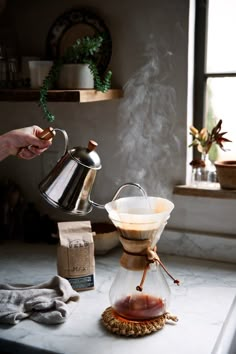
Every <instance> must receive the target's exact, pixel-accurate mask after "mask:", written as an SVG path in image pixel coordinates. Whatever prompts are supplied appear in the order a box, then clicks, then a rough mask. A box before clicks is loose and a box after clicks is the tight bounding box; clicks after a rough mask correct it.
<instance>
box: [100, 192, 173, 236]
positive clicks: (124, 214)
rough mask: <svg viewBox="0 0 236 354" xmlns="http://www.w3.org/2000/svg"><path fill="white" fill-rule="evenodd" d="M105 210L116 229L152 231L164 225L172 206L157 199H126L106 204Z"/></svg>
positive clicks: (167, 201)
mask: <svg viewBox="0 0 236 354" xmlns="http://www.w3.org/2000/svg"><path fill="white" fill-rule="evenodd" d="M105 208H106V210H107V211H108V215H109V218H110V219H111V221H112V222H113V223H114V225H115V226H116V227H118V228H122V229H126V230H134V229H136V230H137V229H138V230H153V229H159V228H160V227H161V225H163V224H165V223H166V221H167V220H168V219H169V216H170V213H171V211H172V210H173V208H174V204H173V203H172V202H170V201H169V200H167V199H164V198H158V197H147V198H145V197H128V198H120V199H117V200H114V201H112V202H110V203H107V204H106V205H105Z"/></svg>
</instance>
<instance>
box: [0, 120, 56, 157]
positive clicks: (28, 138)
mask: <svg viewBox="0 0 236 354" xmlns="http://www.w3.org/2000/svg"><path fill="white" fill-rule="evenodd" d="M42 131H43V129H42V128H40V127H38V126H37V125H33V126H31V127H26V128H21V129H15V130H11V131H9V132H7V133H5V134H3V135H2V136H1V137H0V147H1V149H0V150H1V151H0V160H3V159H4V158H5V157H7V156H9V155H17V156H19V157H20V158H22V159H26V160H30V159H32V158H34V157H36V156H38V155H40V154H42V153H43V152H44V151H45V150H47V149H48V148H49V146H50V145H51V144H52V141H51V140H42V139H40V138H39V137H38V135H39V134H40V133H41V132H42Z"/></svg>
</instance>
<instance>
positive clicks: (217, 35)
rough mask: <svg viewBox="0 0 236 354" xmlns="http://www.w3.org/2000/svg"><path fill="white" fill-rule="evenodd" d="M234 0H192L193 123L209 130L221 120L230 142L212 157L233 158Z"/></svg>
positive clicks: (235, 126) (235, 122)
mask: <svg viewBox="0 0 236 354" xmlns="http://www.w3.org/2000/svg"><path fill="white" fill-rule="evenodd" d="M235 17H236V1H235V0H196V22H195V24H196V27H195V73H194V82H195V85H194V125H195V127H197V128H201V127H203V126H206V127H207V128H208V129H209V130H210V129H211V128H212V127H213V126H214V125H215V124H216V123H217V122H218V120H219V119H222V121H223V124H222V131H226V132H227V134H226V137H227V138H228V139H230V140H232V143H228V144H224V146H225V148H226V149H227V150H228V151H226V152H224V151H223V152H222V150H221V149H219V148H218V147H215V149H212V151H211V156H210V158H211V159H212V160H223V159H225V160H226V159H227V160H230V159H233V160H236V42H235V38H236V21H235Z"/></svg>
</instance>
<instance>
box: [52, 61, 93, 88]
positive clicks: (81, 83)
mask: <svg viewBox="0 0 236 354" xmlns="http://www.w3.org/2000/svg"><path fill="white" fill-rule="evenodd" d="M58 88H60V89H84V88H85V89H86V88H87V89H91V88H94V80H93V75H92V74H91V72H90V69H89V66H88V64H64V65H63V66H62V68H61V70H60V75H59V80H58Z"/></svg>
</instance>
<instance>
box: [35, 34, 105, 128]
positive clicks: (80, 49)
mask: <svg viewBox="0 0 236 354" xmlns="http://www.w3.org/2000/svg"><path fill="white" fill-rule="evenodd" d="M103 41H104V36H103V35H101V34H100V35H95V36H85V37H82V38H79V39H77V40H76V41H75V43H74V44H72V45H71V46H70V47H68V48H67V49H66V51H65V53H64V54H63V55H62V56H61V57H59V58H57V59H55V60H54V62H53V65H52V67H51V69H50V71H49V73H48V75H47V76H46V78H45V79H44V82H43V85H42V87H41V88H40V100H39V106H40V107H41V108H42V110H43V113H44V117H45V118H46V119H47V120H48V121H49V122H53V121H54V119H55V116H54V115H53V114H52V113H51V112H50V111H49V110H48V106H47V94H48V90H50V89H53V88H54V87H55V85H56V84H57V83H58V81H59V80H60V74H61V71H62V69H63V66H64V65H66V64H79V65H81V64H82V65H85V66H87V67H88V70H89V71H90V73H91V74H92V78H93V87H92V88H95V89H96V90H97V91H101V92H106V91H107V90H109V89H110V87H111V76H112V72H111V71H110V70H109V71H107V72H106V74H105V75H102V74H101V73H100V72H99V68H98V65H97V62H98V57H99V54H100V50H101V47H102V43H103ZM77 88H79V87H77ZM80 88H81V87H80Z"/></svg>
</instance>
